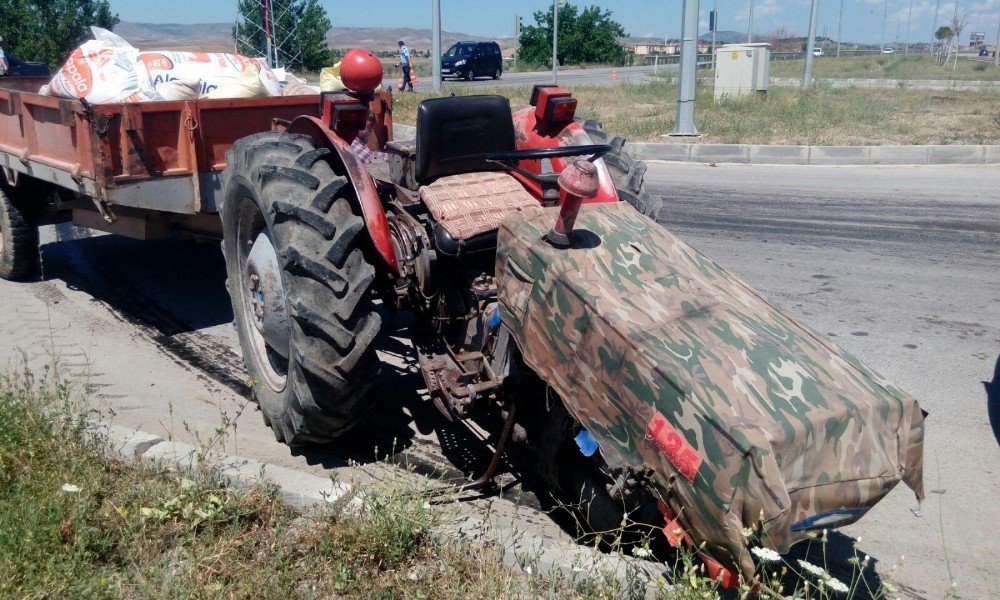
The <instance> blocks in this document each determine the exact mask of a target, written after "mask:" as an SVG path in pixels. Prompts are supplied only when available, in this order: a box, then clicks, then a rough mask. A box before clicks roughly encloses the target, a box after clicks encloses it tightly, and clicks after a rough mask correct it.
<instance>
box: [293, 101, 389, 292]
mask: <svg viewBox="0 0 1000 600" xmlns="http://www.w3.org/2000/svg"><path fill="white" fill-rule="evenodd" d="M286 131H287V132H288V133H299V134H302V135H308V136H310V137H312V138H313V140H315V143H316V147H317V148H327V149H328V150H330V151H331V155H332V156H331V159H332V164H331V166H332V167H333V170H334V172H335V173H337V174H338V175H346V176H347V178H348V179H349V180H350V182H351V186H352V187H353V188H354V194H355V198H357V202H358V207H359V208H360V209H361V217H362V218H363V219H364V222H365V229H366V230H367V231H368V235H369V237H370V238H371V240H372V244H373V245H374V247H375V251H376V252H377V253H378V255H379V256H380V257H382V260H384V261H385V264H386V265H387V266H388V267H389V269H391V270H392V272H393V273H394V274H398V273H399V262H398V261H397V260H396V253H395V252H394V251H393V249H392V240H391V239H390V236H389V224H388V221H387V220H386V218H385V210H384V209H383V208H382V200H381V199H380V198H379V195H378V191H377V190H376V189H375V180H374V179H372V176H371V175H369V174H368V171H367V170H365V168H364V166H363V165H362V164H361V161H360V160H358V158H357V157H356V156H354V154H352V153H351V148H350V146H349V145H348V144H347V142H345V141H344V140H343V139H341V137H340V136H338V135H337V134H336V133H334V132H333V131H331V130H330V129H328V128H327V127H326V126H325V125H323V122H322V121H320V120H319V119H317V118H316V117H310V116H301V117H297V118H296V119H295V120H293V121H292V123H291V124H290V125H289V126H288V128H287V129H286Z"/></svg>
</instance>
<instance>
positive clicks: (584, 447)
mask: <svg viewBox="0 0 1000 600" xmlns="http://www.w3.org/2000/svg"><path fill="white" fill-rule="evenodd" d="M573 441H575V442H576V445H577V446H579V447H580V453H581V454H583V455H584V456H588V457H589V456H593V455H594V453H595V452H597V448H598V445H597V440H595V439H594V436H592V435H590V432H589V431H587V430H586V429H581V430H580V433H578V434H576V437H575V438H573Z"/></svg>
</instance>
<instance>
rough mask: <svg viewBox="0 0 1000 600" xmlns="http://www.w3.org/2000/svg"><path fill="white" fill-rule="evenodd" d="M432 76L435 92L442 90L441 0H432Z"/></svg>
mask: <svg viewBox="0 0 1000 600" xmlns="http://www.w3.org/2000/svg"><path fill="white" fill-rule="evenodd" d="M431 29H432V30H433V31H432V35H431V38H432V41H431V60H432V61H433V62H432V63H431V65H432V67H431V74H432V76H431V78H432V79H433V80H434V81H433V82H432V85H433V89H434V91H435V92H440V91H441V0H431Z"/></svg>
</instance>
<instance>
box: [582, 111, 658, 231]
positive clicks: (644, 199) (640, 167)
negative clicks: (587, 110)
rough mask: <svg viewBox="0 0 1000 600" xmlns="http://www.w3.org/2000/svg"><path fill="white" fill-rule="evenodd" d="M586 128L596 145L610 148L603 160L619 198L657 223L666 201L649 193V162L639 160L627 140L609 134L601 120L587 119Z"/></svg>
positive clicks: (584, 126) (584, 125) (584, 123)
mask: <svg viewBox="0 0 1000 600" xmlns="http://www.w3.org/2000/svg"><path fill="white" fill-rule="evenodd" d="M583 128H584V130H585V131H586V132H587V134H588V135H589V136H590V139H591V140H593V142H594V143H595V144H608V145H610V146H611V151H610V152H608V153H607V154H605V155H604V157H603V158H604V164H605V165H607V167H608V171H609V172H610V173H611V179H612V180H613V181H614V183H615V188H617V190H618V197H619V199H621V200H623V201H625V202H628V203H629V204H631V205H632V207H633V208H635V209H636V210H638V211H639V212H640V213H642V214H643V215H646V216H647V217H649V218H650V219H653V220H654V221H657V220H658V219H659V217H660V211H661V210H662V209H663V199H662V198H660V197H659V196H654V195H652V194H650V193H649V192H647V191H646V187H645V183H646V182H645V178H646V169H647V167H646V163H644V162H642V161H641V160H636V158H635V156H634V155H633V154H632V153H631V152H630V151H629V148H628V147H627V146H626V143H625V138H623V137H621V136H613V137H612V136H610V135H608V133H607V132H606V131H604V126H603V125H602V124H601V123H600V121H595V120H593V119H588V120H586V121H584V122H583Z"/></svg>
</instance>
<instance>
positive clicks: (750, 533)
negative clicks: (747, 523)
mask: <svg viewBox="0 0 1000 600" xmlns="http://www.w3.org/2000/svg"><path fill="white" fill-rule="evenodd" d="M740 533H742V534H743V539H745V540H749V539H750V538H752V537H753V529H751V528H749V527H744V528H743V530H742V531H740Z"/></svg>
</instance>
